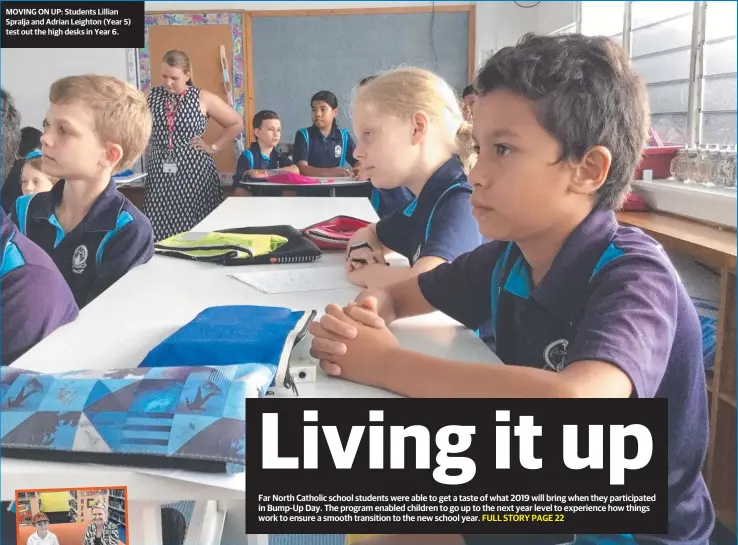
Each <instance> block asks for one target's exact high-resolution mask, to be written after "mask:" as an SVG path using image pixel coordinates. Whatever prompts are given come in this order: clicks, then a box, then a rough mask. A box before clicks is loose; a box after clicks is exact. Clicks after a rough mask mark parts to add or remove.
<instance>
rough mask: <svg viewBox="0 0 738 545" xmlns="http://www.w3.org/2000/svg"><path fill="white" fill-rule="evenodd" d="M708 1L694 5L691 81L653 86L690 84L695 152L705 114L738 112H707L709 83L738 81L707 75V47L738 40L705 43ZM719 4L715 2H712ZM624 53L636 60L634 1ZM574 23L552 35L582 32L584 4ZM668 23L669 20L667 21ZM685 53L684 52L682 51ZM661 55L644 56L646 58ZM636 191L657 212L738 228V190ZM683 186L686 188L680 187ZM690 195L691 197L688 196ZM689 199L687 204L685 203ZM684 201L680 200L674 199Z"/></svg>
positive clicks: (627, 8)
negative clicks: (737, 207) (737, 209)
mask: <svg viewBox="0 0 738 545" xmlns="http://www.w3.org/2000/svg"><path fill="white" fill-rule="evenodd" d="M708 1H709V0H701V1H697V2H694V6H693V12H692V39H691V44H690V46H689V50H690V66H689V78H688V79H686V80H684V79H682V80H674V81H672V82H658V83H656V84H654V85H664V84H666V83H682V84H683V83H688V86H689V90H688V102H687V143H686V144H685V146H687V147H690V148H696V147H697V146H699V145H701V144H703V142H702V130H703V126H704V114H706V113H707V114H710V113H732V114H736V110H730V109H728V110H705V108H704V98H705V83H706V81H707V80H713V79H720V78H730V77H736V73H735V72H724V73H716V74H705V49H706V46H707V45H710V44H714V43H720V42H724V41H728V40H732V39H738V37H737V36H736V35H731V36H723V37H720V38H714V39H711V40H707V39H706V20H707V4H708ZM712 1H716V0H712ZM623 4H624V6H623V32H622V35H623V40H622V44H623V49H624V50H625V52H626V54H627V55H628V58H629V59H632V58H633V54H632V51H633V31H634V30H635V29H634V28H633V1H632V0H630V1H625V2H623ZM576 6H577V9H576V10H575V20H574V22H572V23H571V24H569V25H567V26H565V27H563V28H560V29H558V30H556V31H555V32H552V33H551V34H562V33H565V32H581V29H582V9H581V3H580V2H577V4H576ZM665 20H666V19H665ZM680 49H684V48H680ZM658 54H659V53H652V54H646V55H641V56H640V57H639V58H646V57H649V56H652V55H658ZM633 186H634V190H635V191H638V192H639V193H641V194H642V195H643V196H644V197H646V200H647V201H648V202H649V204H650V205H651V206H652V207H653V208H655V209H656V210H661V211H664V212H670V213H674V214H678V215H682V216H687V217H691V218H694V219H697V220H701V221H708V222H713V223H720V224H723V225H727V226H728V227H732V228H734V229H735V228H736V223H738V222H737V221H736V215H735V209H736V201H737V196H736V190H735V189H719V188H710V187H703V186H699V185H694V184H690V185H689V186H686V185H685V184H681V185H680V186H679V187H678V186H677V185H676V183H675V182H674V181H673V180H654V181H651V182H644V181H642V180H634V184H633ZM681 186H684V187H681ZM687 194H688V195H687ZM685 196H687V197H688V199H687V200H688V201H689V202H688V203H687V202H686V201H685V200H684V199H685ZM675 197H681V198H675Z"/></svg>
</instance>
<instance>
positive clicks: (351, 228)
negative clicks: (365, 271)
mask: <svg viewBox="0 0 738 545" xmlns="http://www.w3.org/2000/svg"><path fill="white" fill-rule="evenodd" d="M368 225H370V223H369V222H368V221H365V220H362V219H359V218H354V217H352V216H335V217H333V218H331V219H329V220H325V221H321V222H318V223H315V224H313V225H311V226H309V227H306V228H305V229H303V231H302V232H303V234H304V235H305V236H306V237H307V238H308V239H309V240H311V241H312V242H314V243H315V245H316V246H317V247H318V248H320V249H321V250H324V251H330V250H345V249H346V245H347V244H348V242H349V240H350V239H351V237H352V236H353V235H354V233H356V231H358V230H359V229H361V228H362V227H366V226H368Z"/></svg>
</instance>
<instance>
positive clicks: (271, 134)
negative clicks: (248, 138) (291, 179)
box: [233, 110, 300, 195]
mask: <svg viewBox="0 0 738 545" xmlns="http://www.w3.org/2000/svg"><path fill="white" fill-rule="evenodd" d="M253 127H254V136H256V142H254V143H253V144H251V146H249V148H248V149H246V150H244V151H243V153H242V154H241V157H239V158H238V164H237V165H236V173H235V175H234V176H233V187H234V188H235V191H234V195H248V194H250V190H249V189H248V187H247V186H246V185H244V184H243V177H244V176H245V175H247V174H248V175H249V176H250V177H252V178H266V177H267V176H268V175H269V172H268V171H270V170H272V171H275V170H279V171H283V172H294V173H296V174H299V173H300V169H298V168H297V166H295V163H294V162H293V161H292V159H290V157H289V156H288V155H287V154H286V153H282V152H281V151H280V149H279V140H280V138H281V137H282V122H281V121H280V119H279V115H277V113H276V112H273V111H271V110H262V111H260V112H258V113H257V114H256V115H255V116H254V121H253Z"/></svg>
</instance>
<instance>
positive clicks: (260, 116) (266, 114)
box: [253, 110, 279, 129]
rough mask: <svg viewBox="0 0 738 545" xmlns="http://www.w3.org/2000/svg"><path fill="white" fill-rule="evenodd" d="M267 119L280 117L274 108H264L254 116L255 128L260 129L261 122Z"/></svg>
mask: <svg viewBox="0 0 738 545" xmlns="http://www.w3.org/2000/svg"><path fill="white" fill-rule="evenodd" d="M267 119H279V115H278V114H277V112H273V111H272V110H262V111H260V112H258V113H257V114H256V115H255V116H254V121H253V126H254V128H255V129H260V128H261V124H262V123H264V121H266V120H267Z"/></svg>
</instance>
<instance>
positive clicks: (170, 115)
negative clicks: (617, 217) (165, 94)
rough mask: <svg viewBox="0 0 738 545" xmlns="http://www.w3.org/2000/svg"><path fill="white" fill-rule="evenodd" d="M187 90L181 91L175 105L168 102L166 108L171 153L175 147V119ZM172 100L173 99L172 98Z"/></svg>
mask: <svg viewBox="0 0 738 545" xmlns="http://www.w3.org/2000/svg"><path fill="white" fill-rule="evenodd" d="M186 92H187V91H185V92H184V93H179V94H178V95H176V96H178V97H179V98H178V99H176V102H175V104H174V107H172V106H171V103H170V104H167V108H166V112H165V114H166V117H167V131H169V146H168V147H169V153H172V150H173V149H174V120H175V119H176V118H177V110H179V105H180V104H182V101H183V100H184V95H185V93H186ZM173 96H175V95H173ZM170 100H171V99H170Z"/></svg>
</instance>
